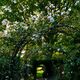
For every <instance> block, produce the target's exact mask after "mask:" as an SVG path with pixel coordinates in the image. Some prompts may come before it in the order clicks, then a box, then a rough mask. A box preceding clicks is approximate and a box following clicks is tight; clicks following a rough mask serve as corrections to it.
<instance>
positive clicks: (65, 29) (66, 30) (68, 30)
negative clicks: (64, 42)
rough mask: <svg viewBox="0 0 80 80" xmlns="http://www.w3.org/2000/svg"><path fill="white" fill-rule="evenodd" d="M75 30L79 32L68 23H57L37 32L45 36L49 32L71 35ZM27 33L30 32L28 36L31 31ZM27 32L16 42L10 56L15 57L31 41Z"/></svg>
mask: <svg viewBox="0 0 80 80" xmlns="http://www.w3.org/2000/svg"><path fill="white" fill-rule="evenodd" d="M75 32H79V30H78V29H77V28H73V27H70V26H68V25H64V24H58V25H56V26H52V27H48V28H47V29H45V30H42V31H40V32H39V33H42V34H41V36H44V37H46V36H48V35H50V34H52V35H55V34H57V33H63V34H65V35H71V34H73V33H75ZM28 34H31V35H30V36H32V32H31V33H28ZM28 34H27V35H24V36H23V37H22V38H21V39H20V40H19V41H18V43H16V45H15V47H14V50H13V52H12V57H16V55H17V54H19V53H20V52H21V50H22V49H23V48H24V46H25V45H27V44H29V43H31V42H32V39H31V38H30V36H28ZM33 34H34V33H33Z"/></svg>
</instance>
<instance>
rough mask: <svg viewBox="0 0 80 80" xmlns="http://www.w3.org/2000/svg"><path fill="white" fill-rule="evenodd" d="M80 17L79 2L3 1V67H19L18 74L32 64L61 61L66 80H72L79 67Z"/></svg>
mask: <svg viewBox="0 0 80 80" xmlns="http://www.w3.org/2000/svg"><path fill="white" fill-rule="evenodd" d="M79 13H80V1H79V0H8V1H7V0H1V1H0V64H2V65H3V67H5V66H6V65H8V64H9V66H8V68H9V67H11V66H14V65H15V64H16V63H17V64H16V66H15V67H16V68H18V69H17V70H18V71H19V69H21V66H22V65H24V64H26V63H27V62H28V63H29V61H32V60H51V59H61V60H64V63H65V64H64V73H65V77H66V78H65V80H71V79H72V77H71V75H75V74H76V72H78V70H79V69H78V68H79V67H78V66H79V65H80V62H79V61H80V59H79V58H80V54H79V53H80V14H79ZM16 58H18V60H17V59H16ZM15 59H16V60H15ZM2 60H3V63H2ZM20 63H21V64H20ZM19 64H20V65H19ZM18 65H19V66H18ZM73 66H74V67H77V69H75V70H73V68H72V67H73ZM1 67H2V66H1ZM68 67H69V68H68ZM16 68H14V67H13V69H15V70H16ZM10 69H11V68H10ZM11 70H12V69H11ZM11 70H10V71H11ZM12 72H13V73H15V72H14V71H12ZM12 72H11V73H12ZM0 73H1V72H0ZM2 73H3V72H2ZM5 73H6V70H5ZM18 73H19V72H18ZM9 74H10V73H9ZM18 75H20V74H18ZM68 75H69V76H70V77H68ZM79 75H80V72H79ZM0 76H1V75H0ZM4 79H5V78H4ZM4 79H3V80H4ZM75 79H76V80H78V75H75ZM13 80H14V79H13Z"/></svg>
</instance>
